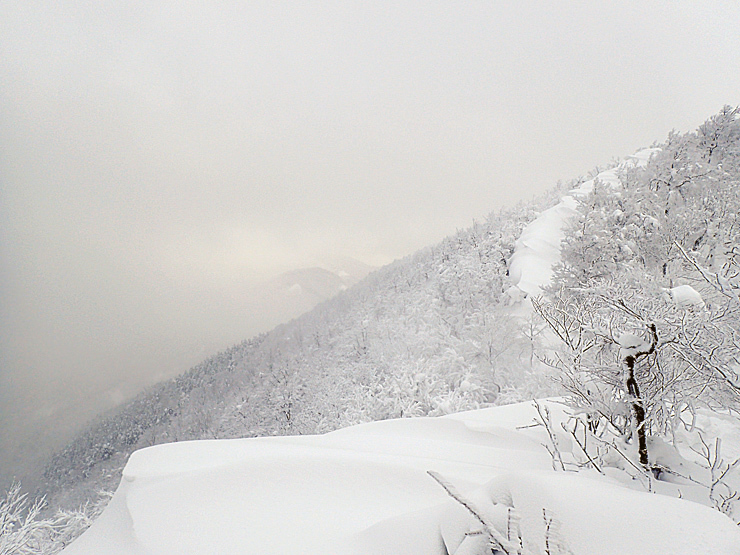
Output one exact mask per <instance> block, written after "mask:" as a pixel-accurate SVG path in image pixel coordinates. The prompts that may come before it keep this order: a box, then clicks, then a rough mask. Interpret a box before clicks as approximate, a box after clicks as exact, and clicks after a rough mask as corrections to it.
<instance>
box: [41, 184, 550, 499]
mask: <svg viewBox="0 0 740 555" xmlns="http://www.w3.org/2000/svg"><path fill="white" fill-rule="evenodd" d="M557 194H558V193H557V191H553V192H552V193H550V194H549V195H547V196H546V197H545V198H542V199H539V200H538V201H536V202H533V203H530V204H527V205H522V206H519V207H517V208H515V209H513V210H508V211H504V212H501V213H498V214H493V215H491V216H490V217H489V218H488V219H487V221H486V222H483V223H475V224H474V225H473V226H472V227H471V228H469V229H466V230H462V231H459V232H458V233H457V234H456V235H454V236H452V237H449V238H447V239H446V240H444V241H443V242H442V243H440V244H438V245H435V246H433V247H430V248H428V249H425V250H423V251H421V252H418V253H416V254H414V255H412V256H410V257H408V258H406V259H403V260H400V261H397V262H395V263H393V264H391V265H389V266H387V267H385V268H382V269H380V270H378V271H376V272H374V273H372V274H371V275H370V276H368V277H367V278H366V279H365V280H363V281H362V282H361V283H360V284H358V285H357V286H355V287H353V288H351V289H349V290H348V291H345V292H343V293H341V294H339V295H338V296H337V297H335V298H334V299H331V300H329V301H327V302H325V303H323V304H321V305H319V306H318V307H317V308H316V309H314V310H312V311H311V312H309V313H307V314H305V315H303V316H302V317H300V318H297V319H296V320H294V321H292V322H290V323H288V324H285V325H281V326H278V327H277V328H276V329H275V330H273V331H272V332H270V333H267V334H264V335H261V336H259V337H256V338H254V339H251V340H248V341H245V342H244V343H241V344H239V345H237V346H235V347H233V348H231V349H229V350H227V351H225V352H222V353H219V354H218V355H216V356H214V357H212V358H210V359H208V360H206V361H204V362H203V363H202V364H200V365H198V366H197V367H195V368H193V369H192V370H190V371H189V372H186V373H185V374H183V375H182V376H180V377H178V378H176V379H174V380H171V381H168V382H164V383H161V384H159V385H158V386H156V387H154V388H152V389H151V390H149V391H147V392H146V393H144V394H142V395H140V396H139V397H137V398H136V399H135V400H134V401H132V402H131V403H129V404H127V405H126V406H124V407H122V408H121V409H120V410H118V411H116V412H115V413H113V414H111V415H109V416H108V417H107V418H105V419H103V420H102V421H101V422H100V423H99V424H97V425H95V426H93V427H91V428H90V429H89V430H88V431H87V432H86V433H84V434H82V435H81V436H80V437H79V438H78V439H77V440H76V441H74V442H72V443H71V444H70V445H69V446H68V447H67V448H66V449H65V450H63V451H62V452H60V453H58V454H57V455H56V456H55V457H54V459H53V460H52V461H51V463H50V464H49V466H48V468H47V471H46V475H45V477H44V480H45V484H46V485H45V486H44V488H45V489H46V491H48V492H51V493H53V494H54V499H57V500H58V501H57V502H58V503H60V504H62V505H70V504H72V505H73V504H74V503H75V502H79V501H81V500H82V499H84V498H85V497H86V496H87V495H90V494H92V493H93V492H94V491H95V488H99V487H100V484H101V482H103V483H106V485H107V487H109V488H113V487H114V486H115V484H116V483H117V480H118V478H119V476H120V474H119V473H120V469H121V468H122V466H123V464H124V463H125V461H126V458H127V456H128V455H129V454H130V453H131V452H132V451H133V450H135V449H139V448H142V447H146V446H149V445H154V444H157V443H163V442H169V441H182V440H189V439H203V438H229V437H252V436H264V435H278V434H281V435H282V434H309V433H321V432H325V431H329V430H332V429H336V428H339V427H343V426H347V425H351V424H356V423H360V422H367V421H372V420H380V419H385V418H394V417H408V416H426V415H441V414H448V413H451V412H455V411H459V410H465V409H471V408H477V407H480V406H485V405H489V404H501V403H507V402H512V401H518V400H522V399H529V398H532V397H533V396H537V395H543V394H549V393H552V392H554V391H555V389H554V388H553V384H552V383H550V382H549V380H548V379H547V377H546V376H545V375H544V374H543V372H542V370H543V369H542V366H541V364H540V363H539V362H538V361H537V360H536V359H535V358H534V357H533V354H534V345H535V342H536V340H537V337H536V335H537V333H538V330H541V329H542V325H541V324H540V325H536V324H535V323H534V322H533V321H532V320H531V319H530V320H527V321H523V320H522V319H521V318H520V317H519V316H517V315H516V314H515V312H516V310H515V307H510V306H508V305H509V300H510V298H509V297H508V296H507V295H504V292H505V291H506V290H507V289H508V288H510V287H511V283H510V282H509V279H508V277H507V261H508V259H509V258H510V256H511V254H512V253H513V251H514V248H515V242H516V239H517V237H518V236H519V233H520V232H521V230H522V228H523V227H524V226H525V225H526V224H527V223H528V222H530V221H531V220H532V219H533V218H535V217H536V215H537V214H538V210H541V209H543V208H546V207H547V206H548V205H549V204H551V203H552V202H553V201H554V199H556V198H557ZM533 366H534V367H535V368H536V370H535V371H533ZM78 488H82V489H81V491H78Z"/></svg>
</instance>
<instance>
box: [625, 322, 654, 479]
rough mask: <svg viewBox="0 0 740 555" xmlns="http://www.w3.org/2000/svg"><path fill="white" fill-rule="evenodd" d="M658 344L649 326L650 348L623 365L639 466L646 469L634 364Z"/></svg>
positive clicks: (644, 445) (652, 327)
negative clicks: (633, 422) (630, 404)
mask: <svg viewBox="0 0 740 555" xmlns="http://www.w3.org/2000/svg"><path fill="white" fill-rule="evenodd" d="M657 344H658V332H657V330H656V329H655V324H650V348H648V349H647V350H646V351H638V352H636V353H635V354H634V355H627V356H626V357H624V364H625V365H626V366H627V382H626V385H627V393H628V394H629V395H630V397H632V416H633V417H634V419H635V432H636V433H637V442H638V447H637V450H638V453H639V454H640V464H641V465H642V466H644V467H645V468H648V466H649V464H650V461H649V458H648V447H647V433H646V432H645V407H644V405H643V403H642V397H641V396H640V388H639V387H638V386H637V380H636V379H635V362H636V361H637V358H638V357H641V356H648V355H651V354H653V353H654V352H655V347H656V346H657Z"/></svg>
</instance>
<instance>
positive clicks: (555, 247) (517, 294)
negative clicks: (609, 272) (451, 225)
mask: <svg viewBox="0 0 740 555" xmlns="http://www.w3.org/2000/svg"><path fill="white" fill-rule="evenodd" d="M659 151H660V149H659V148H645V149H642V150H639V151H638V152H636V153H635V154H633V155H632V156H630V157H628V158H627V159H626V160H624V161H622V162H621V163H620V164H619V165H618V166H616V167H615V168H611V169H608V170H604V171H602V172H599V174H598V175H597V176H596V177H595V178H594V179H589V180H588V181H585V182H583V183H581V184H580V185H579V186H578V187H577V188H575V189H573V190H572V191H570V192H569V194H568V195H566V196H564V197H563V198H562V200H561V201H560V202H559V203H558V204H556V205H555V206H553V207H552V208H548V209H547V210H545V211H544V212H542V213H541V214H540V215H539V216H538V217H537V218H535V220H534V221H532V222H530V223H529V225H527V227H525V228H524V230H523V231H522V234H521V236H520V237H519V239H518V240H517V242H516V248H515V251H514V254H513V255H512V256H511V259H510V260H509V276H510V277H511V280H512V281H513V282H514V289H511V290H509V292H508V294H509V296H510V297H511V298H512V299H513V300H518V299H520V298H521V297H522V296H537V295H540V294H541V293H542V289H543V288H544V287H547V286H548V285H550V283H551V278H552V272H553V266H554V265H555V264H557V263H558V262H560V245H561V243H562V241H563V238H564V230H565V227H566V224H567V223H568V221H569V220H570V219H571V218H573V217H574V216H576V214H577V210H576V208H577V206H578V199H580V198H583V197H586V196H587V195H588V194H589V193H591V192H592V191H593V190H594V185H595V183H596V182H597V181H598V182H601V183H603V184H605V185H608V186H609V187H611V188H613V189H619V188H620V187H621V186H622V183H621V181H620V180H619V176H618V171H619V170H622V169H624V168H626V167H634V166H641V167H644V166H645V165H646V164H647V163H648V161H649V160H650V157H651V156H652V155H653V154H655V153H656V152H659Z"/></svg>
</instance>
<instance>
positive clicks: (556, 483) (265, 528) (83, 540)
mask: <svg viewBox="0 0 740 555" xmlns="http://www.w3.org/2000/svg"><path fill="white" fill-rule="evenodd" d="M549 405H550V407H551V410H552V413H553V418H554V420H556V421H557V420H561V419H562V418H563V412H562V409H561V408H559V406H557V405H555V404H553V403H549ZM535 414H536V413H535V411H534V409H533V406H532V404H531V403H523V404H519V405H511V406H506V407H497V408H491V409H484V410H479V411H473V412H467V413H461V414H456V415H451V416H447V417H441V418H416V419H403V420H388V421H382V422H376V423H372V424H365V425H361V426H355V427H351V428H347V429H343V430H339V431H337V432H333V433H330V434H326V435H322V436H302V437H275V438H256V439H242V440H218V441H215V440H214V441H197V442H183V443H174V444H168V445H161V446H156V447H151V448H148V449H144V450H142V451H138V452H136V453H134V455H133V456H132V457H131V460H130V462H129V464H128V465H127V467H126V469H125V471H124V474H123V480H122V482H121V485H120V487H119V489H118V491H117V492H116V494H115V496H114V498H113V500H112V501H111V503H110V505H109V506H108V508H107V509H106V511H105V512H104V513H103V515H102V516H101V517H100V518H99V519H98V520H97V521H96V522H95V524H94V525H93V526H92V528H90V530H88V532H86V533H85V534H84V535H83V536H81V537H80V538H79V539H78V540H77V541H75V542H74V543H73V544H72V545H71V546H69V547H68V548H67V549H66V550H64V551H63V553H64V554H65V555H113V554H116V555H118V554H127V555H134V554H136V555H139V554H142V555H143V554H147V555H148V554H152V555H154V554H157V555H159V554H168V555H169V554H179V555H184V554H198V555H207V554H259V555H270V554H281V555H283V554H291V555H296V554H317V555H318V554H321V555H327V554H332V555H343V554H347V555H349V554H367V555H373V554H377V555H405V554H408V555H417V554H418V555H435V554H439V555H443V554H447V553H449V554H454V553H457V554H458V555H462V554H464V553H468V554H471V553H478V552H479V551H477V549H479V547H480V542H481V541H484V539H485V536H483V535H467V536H466V532H469V531H473V532H475V531H477V530H481V529H482V525H481V524H479V523H478V522H477V521H476V520H475V519H474V518H473V517H472V516H471V514H470V513H469V512H468V511H467V510H466V509H465V508H463V507H462V505H460V504H459V503H458V502H456V501H454V500H453V499H452V498H451V497H449V496H448V495H447V493H445V491H444V489H443V488H442V487H441V486H440V485H439V484H438V483H437V482H436V481H435V480H434V479H432V477H431V476H430V475H429V474H428V473H427V471H433V472H436V473H438V474H439V475H441V476H442V477H443V478H444V479H445V480H446V481H447V482H449V483H450V484H452V485H453V486H454V487H455V488H456V489H457V490H458V491H459V492H460V493H461V494H462V496H464V497H465V498H467V499H469V500H470V502H471V503H472V504H474V505H475V507H476V508H477V511H478V512H479V513H480V514H481V515H483V516H484V518H485V519H486V520H487V521H488V522H489V523H491V524H492V525H493V526H494V527H495V528H497V529H498V530H499V531H500V532H501V534H502V535H504V536H505V535H506V534H508V535H509V536H510V537H511V539H512V542H511V543H512V545H514V546H515V547H516V546H517V545H519V541H518V540H517V539H516V536H517V534H516V531H517V530H519V531H520V534H521V536H522V538H523V540H522V544H523V548H522V552H523V553H528V554H529V553H531V554H542V553H546V545H547V549H548V550H549V552H550V553H551V555H554V554H556V553H573V555H580V554H583V555H587V554H588V555H593V554H604V555H606V554H615V555H617V554H620V555H624V554H631V553H634V554H638V553H639V554H642V555H650V554H656V555H657V554H670V553H692V554H707V555H710V554H711V555H723V554H727V555H729V554H740V528H738V526H736V525H735V524H734V523H733V522H732V521H731V520H730V519H729V518H727V517H726V516H724V515H722V514H720V513H719V512H717V511H715V510H712V509H710V508H708V507H706V506H703V505H700V504H698V503H694V502H691V501H687V500H682V499H676V498H672V497H668V496H665V495H658V494H655V493H647V492H645V491H639V490H640V489H642V487H641V486H640V484H638V483H633V484H629V483H628V484H626V486H625V484H624V483H623V481H620V480H619V479H614V478H607V477H606V476H602V475H600V474H598V473H596V472H595V471H582V472H578V473H575V472H562V471H558V472H556V471H554V470H553V464H552V462H553V461H552V459H551V457H550V455H549V454H548V452H547V450H546V449H545V448H544V447H543V445H542V444H543V443H546V442H547V439H548V438H547V434H546V431H545V429H544V428H543V427H542V426H538V427H527V426H528V425H529V424H531V423H532V422H533V421H534V417H535ZM735 431H737V430H735ZM737 439H740V438H737ZM563 441H565V440H563ZM543 511H544V512H543ZM517 523H518V524H517ZM548 523H549V531H548V526H547V524H548ZM503 539H504V540H506V538H503ZM512 552H516V551H512Z"/></svg>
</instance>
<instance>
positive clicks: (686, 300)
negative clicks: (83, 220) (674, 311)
mask: <svg viewBox="0 0 740 555" xmlns="http://www.w3.org/2000/svg"><path fill="white" fill-rule="evenodd" d="M666 294H667V295H668V299H670V300H672V301H673V302H674V303H676V305H678V306H681V307H694V308H704V299H702V297H701V293H699V292H698V291H697V290H696V289H694V288H693V287H691V286H690V285H678V286H676V287H671V288H670V289H666Z"/></svg>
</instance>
